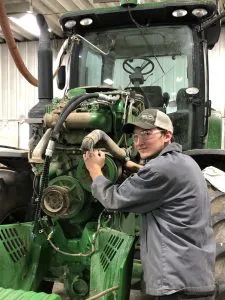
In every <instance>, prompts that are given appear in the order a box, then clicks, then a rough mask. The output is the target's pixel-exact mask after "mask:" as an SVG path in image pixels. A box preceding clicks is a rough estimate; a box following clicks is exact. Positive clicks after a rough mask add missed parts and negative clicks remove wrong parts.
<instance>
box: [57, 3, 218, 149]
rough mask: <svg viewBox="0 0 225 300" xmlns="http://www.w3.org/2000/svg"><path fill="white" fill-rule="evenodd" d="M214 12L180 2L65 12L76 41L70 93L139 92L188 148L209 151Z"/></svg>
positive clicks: (212, 5) (213, 8)
mask: <svg viewBox="0 0 225 300" xmlns="http://www.w3.org/2000/svg"><path fill="white" fill-rule="evenodd" d="M213 14H216V3H214V2H213V1H192V4H190V5H183V4H182V1H180V2H179V3H176V4H174V3H168V4H165V3H163V2H162V3H160V2H159V3H157V4H156V3H148V4H145V5H143V6H142V7H141V8H140V7H131V6H128V7H125V8H124V9H118V8H117V9H113V10H112V9H108V10H107V9H104V10H99V12H95V13H93V12H91V11H88V12H76V13H73V14H72V13H69V14H66V15H64V16H63V17H62V18H61V20H60V22H61V24H62V27H63V29H64V31H65V33H66V34H67V35H68V36H69V37H70V38H71V42H72V43H73V47H72V52H71V57H70V77H69V78H68V86H67V88H69V89H72V88H76V87H87V86H89V87H90V86H92V87H93V86H96V87H99V88H100V89H101V88H103V87H104V88H105V87H108V88H112V89H117V90H133V91H134V92H135V93H136V94H141V95H142V96H143V101H144V106H145V108H149V107H153V108H158V109H161V110H162V111H164V112H166V113H167V114H169V116H170V117H171V119H172V120H173V123H174V128H175V132H174V135H175V140H176V141H177V142H179V143H180V144H182V146H183V150H188V149H193V148H204V147H205V140H206V139H205V137H206V135H207V127H208V117H209V115H210V101H209V96H208V64H207V51H208V49H209V48H212V47H213V45H214V44H215V43H216V42H217V40H218V38H219V34H220V26H219V22H218V21H217V22H215V23H214V24H213V25H212V26H211V27H210V26H209V27H207V29H204V27H203V24H205V23H206V22H207V20H208V19H210V18H212V16H213ZM212 29H213V35H212Z"/></svg>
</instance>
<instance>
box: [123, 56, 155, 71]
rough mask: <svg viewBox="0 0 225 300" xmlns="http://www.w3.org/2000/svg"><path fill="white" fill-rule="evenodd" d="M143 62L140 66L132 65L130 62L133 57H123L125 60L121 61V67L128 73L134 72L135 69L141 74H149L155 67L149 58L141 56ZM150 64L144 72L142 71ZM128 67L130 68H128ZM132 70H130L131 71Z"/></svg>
mask: <svg viewBox="0 0 225 300" xmlns="http://www.w3.org/2000/svg"><path fill="white" fill-rule="evenodd" d="M141 59H142V60H143V61H144V62H145V63H144V64H142V66H140V67H133V66H132V65H131V64H130V63H131V62H132V61H133V59H125V61H124V62H123V69H124V71H125V72H127V73H128V74H133V73H134V72H136V71H137V70H138V71H139V72H141V74H142V75H147V74H150V73H151V72H152V71H153V70H154V68H155V65H154V63H153V62H152V61H151V60H150V59H149V58H145V57H144V58H141ZM149 65H151V66H150V69H149V70H148V71H146V72H143V70H144V69H146V68H147V66H149ZM128 68H130V70H129V69H128ZM131 70H132V71H131Z"/></svg>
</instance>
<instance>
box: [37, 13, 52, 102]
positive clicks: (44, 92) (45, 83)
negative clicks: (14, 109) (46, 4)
mask: <svg viewBox="0 0 225 300" xmlns="http://www.w3.org/2000/svg"><path fill="white" fill-rule="evenodd" d="M37 22H38V25H39V28H40V39H39V46H38V80H39V82H38V98H39V99H44V100H46V101H45V102H47V103H48V102H49V101H48V100H52V98H53V75H52V49H51V43H50V36H49V31H48V24H47V23H46V20H45V18H44V16H43V15H41V14H38V15H37Z"/></svg>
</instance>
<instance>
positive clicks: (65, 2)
mask: <svg viewBox="0 0 225 300" xmlns="http://www.w3.org/2000/svg"><path fill="white" fill-rule="evenodd" d="M57 2H59V3H60V5H62V6H63V7H64V8H65V9H66V10H67V11H77V10H80V8H79V6H78V5H76V4H75V3H74V2H73V1H71V0H57ZM79 2H80V1H79Z"/></svg>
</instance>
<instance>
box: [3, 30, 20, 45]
mask: <svg viewBox="0 0 225 300" xmlns="http://www.w3.org/2000/svg"><path fill="white" fill-rule="evenodd" d="M0 37H1V38H2V39H3V41H2V42H4V43H5V37H4V34H3V32H2V31H0ZM13 37H14V39H15V40H16V41H20V42H22V41H24V40H25V38H24V37H23V36H22V35H20V34H18V33H16V32H13Z"/></svg>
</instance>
